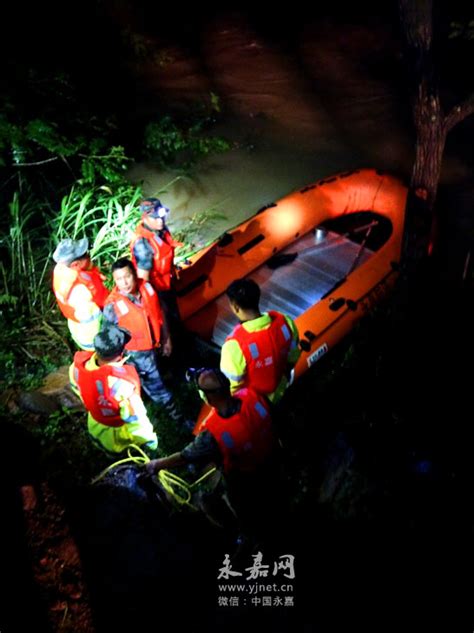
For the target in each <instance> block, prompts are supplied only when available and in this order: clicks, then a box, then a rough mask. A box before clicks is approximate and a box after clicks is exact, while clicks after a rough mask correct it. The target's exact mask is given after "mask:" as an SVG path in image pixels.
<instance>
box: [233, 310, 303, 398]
mask: <svg viewBox="0 0 474 633" xmlns="http://www.w3.org/2000/svg"><path fill="white" fill-rule="evenodd" d="M268 314H269V316H270V318H271V319H272V322H271V324H270V326H269V327H267V328H266V329H264V330H258V331H257V332H247V330H246V329H245V328H244V327H243V325H237V326H236V327H235V328H234V330H233V331H232V333H231V334H230V335H229V336H228V337H227V339H226V340H227V341H229V340H232V339H233V340H235V341H237V343H238V344H239V347H240V349H241V350H242V354H243V355H244V358H245V361H246V365H247V373H246V376H245V385H247V386H250V387H252V389H255V391H257V392H258V393H262V394H270V393H273V392H274V391H275V389H276V388H277V387H278V385H279V384H280V381H281V379H282V377H283V375H284V373H285V370H286V367H287V360H288V354H289V352H290V347H291V342H292V334H291V330H290V328H289V326H288V323H287V322H286V319H285V317H284V316H283V314H281V313H280V312H276V311H274V310H269V312H268Z"/></svg>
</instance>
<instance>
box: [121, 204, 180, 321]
mask: <svg viewBox="0 0 474 633" xmlns="http://www.w3.org/2000/svg"><path fill="white" fill-rule="evenodd" d="M140 210H141V211H142V212H143V215H142V219H141V220H140V222H139V223H138V225H137V227H136V229H135V235H134V236H133V238H132V241H131V243H130V249H131V253H132V261H133V263H134V264H135V266H136V268H137V274H138V277H139V278H140V279H144V280H145V281H149V282H150V283H151V284H152V286H153V287H154V288H155V290H156V291H157V292H158V295H159V298H160V303H161V306H162V308H163V310H164V311H165V312H166V314H167V316H168V319H169V321H170V323H172V322H175V321H176V322H180V315H179V308H178V303H177V300H176V293H175V291H174V288H173V285H174V284H173V282H174V277H175V267H174V251H175V248H176V247H177V246H181V245H182V244H181V242H176V241H175V240H173V238H172V237H171V233H170V232H169V230H168V227H167V226H166V218H167V217H168V214H169V209H168V207H165V206H163V205H162V204H161V202H160V200H158V198H146V199H145V200H142V202H141V203H140Z"/></svg>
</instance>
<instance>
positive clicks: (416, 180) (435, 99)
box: [403, 81, 446, 261]
mask: <svg viewBox="0 0 474 633" xmlns="http://www.w3.org/2000/svg"><path fill="white" fill-rule="evenodd" d="M414 119H415V128H416V145H415V163H414V165H413V171H412V177H411V182H410V190H409V195H408V200H407V208H406V215H405V232H404V245H403V256H404V258H405V259H409V260H414V261H419V259H420V258H422V257H424V256H426V254H431V253H432V251H433V248H434V245H435V243H436V238H437V235H436V229H437V223H436V215H435V212H434V204H435V200H436V194H437V190H438V183H439V178H440V174H441V164H442V159H443V152H444V146H445V142H446V126H445V123H444V120H445V119H444V115H443V112H442V108H441V104H440V99H439V95H438V94H437V90H436V89H435V88H434V87H433V86H432V85H429V83H428V82H425V81H422V82H421V84H420V86H419V90H418V95H417V98H416V102H415V105H414Z"/></svg>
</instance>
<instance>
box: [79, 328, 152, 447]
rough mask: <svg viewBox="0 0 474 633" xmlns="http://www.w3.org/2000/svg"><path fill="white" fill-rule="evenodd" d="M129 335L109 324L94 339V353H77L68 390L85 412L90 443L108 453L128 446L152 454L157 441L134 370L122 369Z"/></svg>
mask: <svg viewBox="0 0 474 633" xmlns="http://www.w3.org/2000/svg"><path fill="white" fill-rule="evenodd" d="M130 339H131V336H130V333H129V332H127V331H126V330H125V329H124V328H120V327H117V326H116V325H112V324H109V325H107V327H106V329H103V330H102V331H101V332H99V333H98V334H96V336H95V337H94V348H95V353H94V352H86V351H81V352H76V354H75V355H74V362H73V363H72V365H71V367H70V371H69V379H70V382H71V387H72V389H73V391H74V392H75V393H77V395H78V396H79V397H80V398H81V400H82V402H83V403H84V406H85V408H86V409H87V411H88V418H87V428H88V430H89V433H90V435H91V436H92V439H93V440H94V441H95V442H96V443H98V445H99V446H101V447H102V448H104V449H105V450H106V451H107V452H109V453H120V452H122V451H123V450H125V449H126V448H128V447H129V446H130V445H131V444H137V445H139V446H142V447H145V448H148V449H149V450H150V451H155V450H156V448H157V446H158V438H157V436H156V433H155V431H154V430H153V426H152V424H151V422H150V420H149V419H148V415H147V412H146V409H145V405H144V404H143V401H142V399H141V395H140V379H139V377H138V374H137V370H136V369H135V367H132V366H131V365H125V358H124V355H123V352H124V348H125V345H126V344H127V343H128V341H130Z"/></svg>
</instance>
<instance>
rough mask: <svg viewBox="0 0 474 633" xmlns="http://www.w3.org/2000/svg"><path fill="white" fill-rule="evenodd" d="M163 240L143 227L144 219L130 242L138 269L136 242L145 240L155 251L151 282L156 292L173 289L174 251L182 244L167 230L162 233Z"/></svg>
mask: <svg viewBox="0 0 474 633" xmlns="http://www.w3.org/2000/svg"><path fill="white" fill-rule="evenodd" d="M161 233H162V235H163V238H161V237H160V236H159V235H158V233H157V232H155V231H150V230H149V229H147V228H145V226H144V225H143V219H142V220H141V221H140V222H139V223H138V224H137V227H136V229H135V234H134V236H133V238H132V241H131V242H130V249H131V256H132V261H133V264H134V265H135V267H137V260H136V257H135V255H134V253H133V247H134V246H135V242H136V241H137V240H138V239H140V238H144V239H146V240H147V242H148V244H149V245H150V247H151V248H152V250H153V268H152V269H151V270H150V282H151V283H152V284H153V287H154V288H155V290H169V289H170V288H171V278H172V277H173V275H174V264H173V260H174V249H175V248H176V247H177V246H180V244H181V243H180V242H175V241H174V240H173V238H172V237H171V233H170V232H169V231H168V230H167V229H165V230H164V231H162V232H161Z"/></svg>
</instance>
